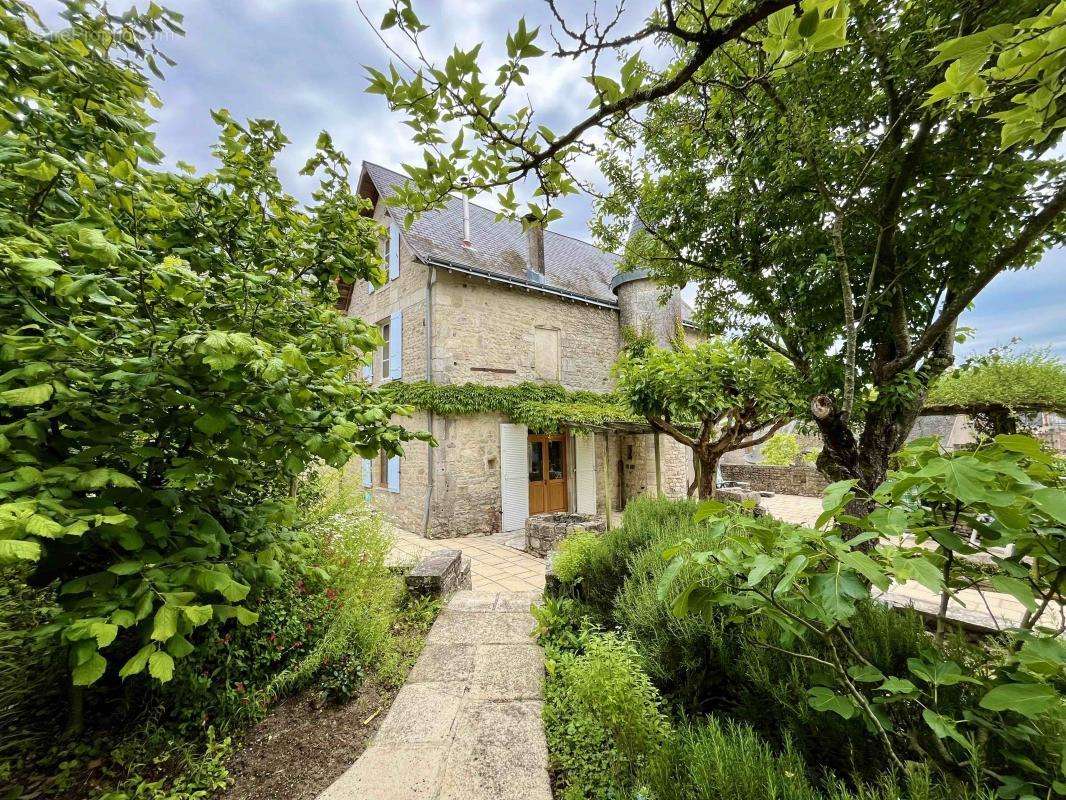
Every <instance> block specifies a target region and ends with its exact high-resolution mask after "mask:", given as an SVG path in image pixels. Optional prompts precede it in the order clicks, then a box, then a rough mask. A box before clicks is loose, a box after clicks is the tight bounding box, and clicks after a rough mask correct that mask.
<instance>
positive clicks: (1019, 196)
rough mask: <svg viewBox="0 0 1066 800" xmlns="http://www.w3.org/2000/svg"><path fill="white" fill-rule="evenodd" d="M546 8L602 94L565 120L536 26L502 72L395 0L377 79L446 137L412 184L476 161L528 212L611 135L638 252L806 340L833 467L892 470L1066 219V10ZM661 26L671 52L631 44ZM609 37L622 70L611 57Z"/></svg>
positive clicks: (617, 233)
mask: <svg viewBox="0 0 1066 800" xmlns="http://www.w3.org/2000/svg"><path fill="white" fill-rule="evenodd" d="M548 5H549V7H550V8H551V10H552V12H553V14H555V18H556V22H557V28H558V30H557V31H555V32H556V33H558V36H559V39H560V41H559V42H558V43H557V46H556V49H555V53H554V54H555V55H556V56H558V57H563V58H567V57H581V56H587V57H589V59H590V63H591V65H592V72H591V74H590V75H589V76H588V81H589V83H590V85H591V86H592V91H593V98H592V104H591V111H590V112H589V113H588V115H587V116H586V117H585V118H583V119H582V120H580V121H579V122H578V123H577V124H576V125H574V126H573V127H572V128H570V129H569V130H565V131H561V132H555V131H552V130H550V129H548V128H546V127H544V126H541V125H539V124H537V122H536V121H535V114H534V112H533V110H532V109H530V108H528V107H527V106H525V105H523V104H521V103H519V104H518V107H517V109H516V108H515V103H514V101H513V97H512V96H511V95H512V93H513V92H514V91H517V90H516V87H517V86H520V85H521V84H522V83H523V82H524V81H526V80H527V76H528V75H529V74H530V73H529V67H528V62H529V60H530V59H534V58H537V57H539V56H540V55H541V54H542V51H541V50H540V49H539V48H538V47H537V45H536V44H535V41H536V38H537V37H536V33H537V32H536V31H530V30H528V29H527V28H526V26H525V25H524V24H520V25H519V27H518V29H517V30H516V31H514V32H512V34H511V35H510V37H509V38H508V58H509V60H508V61H507V62H506V63H505V64H504V65H503V66H502V67H501V68H500V70H499V72H498V75H497V80H496V82H495V86H488V85H487V84H486V82H485V81H483V80H482V73H481V71H480V69H479V67H478V63H477V56H478V49H477V48H474V50H472V51H461V50H456V51H455V52H454V53H453V54H452V55H451V57H450V58H449V59H448V60H447V62H446V63H445V64H444V65H441V66H437V65H436V64H434V63H432V62H431V61H430V60H429V59H428V58H426V57H425V56H424V51H423V50H422V49H421V47H420V35H421V34H422V33H423V31H424V30H425V26H424V24H423V23H422V22H421V21H420V20H419V19H418V18H417V16H416V15H415V13H414V11H413V10H412V7H411V4H410V2H409V0H396V2H395V4H394V8H393V9H392V11H390V13H389V15H387V16H386V19H385V20H384V25H383V27H385V28H390V27H393V26H395V27H397V28H398V29H399V30H400V31H401V35H402V36H404V37H407V38H408V39H409V40H410V43H411V44H412V45H413V46H414V52H416V53H418V61H417V63H416V62H407V66H406V67H405V66H404V63H397V64H395V65H393V67H392V68H391V69H390V71H389V72H388V73H385V72H381V71H378V72H373V71H372V77H371V91H377V92H381V93H383V94H384V95H386V97H387V98H388V100H389V102H390V104H391V105H392V106H393V107H394V108H397V109H398V110H400V111H402V112H403V113H405V114H406V116H407V118H408V122H409V123H410V124H411V125H412V126H413V127H414V128H415V130H416V131H417V132H418V134H417V140H418V141H419V142H420V143H422V144H424V145H426V156H425V159H424V162H425V163H424V164H420V165H411V166H409V167H408V172H409V173H410V174H411V176H412V178H413V179H414V180H413V181H412V183H411V185H410V186H408V187H407V189H406V190H405V191H404V192H403V193H401V197H399V198H398V200H399V201H400V202H402V203H403V205H405V206H406V207H408V208H412V209H415V210H416V211H417V210H418V209H420V208H425V207H430V206H432V205H433V204H434V203H438V202H440V201H441V199H442V198H443V197H444V196H445V195H446V194H447V192H448V191H450V190H451V189H453V188H455V187H456V186H458V185H459V180H460V179H461V178H463V177H468V178H470V179H472V180H471V183H470V185H471V186H472V187H473V188H475V189H494V188H499V187H502V189H501V191H500V192H499V201H500V203H501V205H502V207H503V208H504V210H505V211H514V210H515V209H516V208H517V201H516V200H515V193H514V184H515V182H517V181H520V180H522V179H524V178H527V177H533V178H535V179H536V183H537V184H538V192H539V193H540V194H542V195H545V196H546V197H547V198H548V199H549V200H550V198H551V197H552V196H554V195H557V194H561V193H565V192H568V191H576V190H577V186H578V184H577V181H576V180H575V179H574V178H573V177H572V174H571V171H570V170H571V167H572V165H573V162H574V160H575V159H576V158H577V157H578V156H579V155H581V154H582V153H589V152H593V151H594V148H593V146H592V145H591V144H590V139H591V135H592V133H594V132H599V133H602V134H603V135H604V136H606V138H607V140H608V145H607V147H606V148H605V147H599V148H597V149H595V151H596V152H597V153H598V155H599V156H600V157H601V164H602V167H603V171H604V173H605V174H606V175H607V177H608V178H609V180H610V181H611V184H612V193H611V195H610V197H608V198H607V199H606V200H604V202H603V205H602V211H603V212H604V216H605V223H604V224H602V225H600V226H599V228H598V232H599V233H600V234H602V235H603V236H604V238H606V239H607V240H608V242H609V243H610V242H611V241H612V239H613V240H614V243H615V244H617V243H618V239H620V238H621V232H622V230H623V228H624V224H623V223H625V222H628V219H629V216H630V214H632V212H633V210H634V208H637V209H639V215H640V217H641V219H642V221H643V223H644V228H645V231H644V232H643V233H642V234H641V235H640V236H638V241H637V242H634V243H633V245H632V246H631V247H630V249H629V256H630V260H631V262H634V263H636V264H640V265H642V266H651V267H652V268H653V271H654V273H655V274H656V276H657V277H658V278H659V279H660V280H661V281H662V282H663V283H666V284H670V285H684V284H685V283H687V282H689V281H691V280H696V281H698V282H699V283H700V286H701V290H700V298H701V306H702V308H703V311H704V315H705V321H706V322H707V323H708V325H709V326H710V327H711V329H712V330H718V331H730V332H732V333H741V334H743V335H745V336H747V337H749V338H751V339H752V340H755V341H759V342H760V343H762V344H763V345H764V346H767V347H771V348H773V349H776V350H777V351H778V352H779V353H780V354H782V355H783V356H785V357H787V358H789V359H790V360H791V361H792V362H793V363H794V364H795V366H796V369H797V371H798V373H799V374H800V375H801V377H802V378H803V379H804V380H805V381H806V382H807V389H808V391H809V392H810V394H811V396H812V398H813V400H812V402H811V413H812V416H813V419H814V421H815V422H816V423H817V425H818V427H819V429H820V430H821V432H822V435H823V437H824V438H825V440H826V447H825V448H824V449H823V451H822V454H821V456H820V458H819V464H820V466H821V468H822V469H823V470H824V471H825V472H826V473H827V474H829V475H830V476H832V477H833V478H843V479H852V480H855V481H857V482H858V483H859V484H860V485H861V486H862V487H863V488H864V489H866V490H867V491H871V490H872V489H873V488H874V487H875V486H876V485H877V484H878V483H880V481H881V480H882V478H883V477H884V474H885V469H886V466H887V461H888V456H889V454H890V453H891V452H892V451H893V450H895V449H896V448H897V447H898V446H899V445H900V444H901V443H902V442H903V441H904V439H905V437H906V434H907V432H908V431H909V430H910V428H911V426H912V425H913V422H914V419H915V417H916V415H917V413H918V412H919V410H920V409H921V405H922V396H923V394H924V391H925V387H926V386H928V384H929V382H930V381H932V380H933V379H934V378H935V377H936V376H937V375H939V374H940V373H941V372H943V370H944V369H945V368H946V367H947V366H948V365H950V364H951V362H952V359H953V347H954V340H955V330H954V328H955V323H956V321H957V319H958V316H959V314H960V313H961V311H962V310H963V309H965V308H966V306H967V305H968V304H969V303H970V302H971V301H972V300H973V299H974V297H976V296H977V294H978V293H979V292H980V291H981V290H982V289H984V287H986V286H987V285H988V283H989V282H990V281H991V280H992V279H993V278H994V277H995V276H996V275H998V274H1000V273H1001V272H1003V271H1005V270H1009V269H1019V268H1023V267H1026V266H1031V265H1032V264H1033V263H1035V262H1036V260H1037V259H1038V257H1039V255H1040V253H1041V252H1042V251H1043V250H1044V249H1046V248H1047V247H1048V246H1050V245H1052V244H1054V243H1056V242H1058V241H1060V240H1061V238H1062V230H1061V222H1060V217H1061V214H1062V211H1063V209H1064V208H1066V186H1064V184H1063V181H1062V180H1061V173H1062V165H1061V163H1060V161H1059V160H1058V159H1055V158H1050V157H1048V153H1049V152H1050V151H1051V148H1052V147H1053V146H1054V145H1055V143H1056V142H1057V141H1058V136H1059V134H1058V131H1059V130H1061V127H1060V125H1059V124H1058V123H1059V121H1060V120H1061V118H1062V115H1061V111H1060V110H1059V109H1060V107H1061V106H1062V103H1061V97H1062V88H1061V85H1060V84H1061V82H1060V81H1058V80H1057V75H1058V70H1057V66H1056V65H1057V64H1058V63H1059V62H1060V61H1061V58H1062V55H1061V53H1060V52H1059V50H1058V44H1057V42H1058V38H1059V37H1060V32H1061V30H1062V29H1063V20H1062V19H1061V17H1062V15H1060V14H1058V13H1057V12H1054V11H1053V10H1047V9H1045V5H1046V3H1044V2H1040V1H1039V0H1021V2H1018V1H1017V0H1011V2H1007V1H1006V0H976V1H974V2H966V3H962V4H959V3H952V2H947V1H946V0H922V2H918V1H917V0H911V1H910V2H903V3H888V2H867V3H863V4H857V5H856V6H855V7H854V8H851V7H849V6H848V4H846V3H842V2H841V3H837V2H827V1H825V0H801V2H799V3H791V4H788V5H787V6H777V7H774V6H773V5H772V4H768V3H766V2H757V1H755V0H753V1H751V2H737V3H726V2H714V3H711V2H705V1H704V0H685V1H679V2H670V1H669V0H664V2H661V3H658V4H656V7H655V10H654V11H653V13H652V14H651V16H650V17H649V18H648V22H647V24H646V26H645V27H643V28H641V29H640V30H638V31H635V32H633V33H631V34H624V35H618V34H616V33H615V29H616V26H617V25H618V24H619V23H618V18H615V19H613V20H599V19H597V18H596V16H595V15H591V16H590V17H588V18H587V22H586V25H585V26H584V27H581V26H573V25H570V24H569V23H568V22H567V20H566V19H564V18H563V16H562V15H561V14H560V13H558V10H557V7H556V4H555V3H553V2H551V1H550V0H549V3H548ZM1045 12H1046V13H1045ZM1041 14H1043V17H1042V19H1045V22H1040V23H1039V24H1037V25H1036V27H1035V28H1034V26H1033V23H1032V22H1031V21H1030V18H1031V17H1034V16H1038V15H1041ZM652 42H655V43H657V44H659V45H660V46H661V47H662V48H663V49H664V50H665V51H666V54H667V55H668V58H666V59H665V60H666V62H667V63H666V64H665V66H663V67H662V68H653V67H652V66H650V65H649V63H647V62H645V61H642V60H641V59H640V57H639V56H637V55H633V54H632V51H631V50H627V48H630V47H631V46H633V45H643V46H647V45H649V44H651V43H652ZM1034 48H1036V49H1035V50H1034ZM611 55H618V56H619V57H618V61H619V63H620V64H621V67H620V69H619V71H618V72H617V73H614V74H612V75H606V74H603V73H602V68H603V65H605V64H606V63H608V61H609V56H611ZM660 55H662V53H660ZM660 60H663V59H656V61H657V62H658V61H660ZM407 67H409V68H410V72H405V69H407ZM528 79H534V78H528ZM454 121H459V122H461V123H463V124H464V125H465V128H464V133H460V135H459V137H458V138H455V139H452V140H451V143H450V146H449V145H448V144H447V142H448V137H447V136H446V135H445V132H444V131H445V129H444V125H445V124H446V123H448V122H454ZM465 136H468V137H469V138H464V137H465ZM1005 144H1006V145H1009V146H1008V147H1006V148H1004V147H1003V145H1005ZM634 159H636V164H635V165H634ZM545 208H546V206H545ZM545 208H542V209H540V212H541V214H542V216H544V217H546V218H551V216H552V215H553V214H557V213H558V212H557V211H554V210H550V211H546V210H545ZM612 217H613V218H614V219H613V220H612V219H611V218H612ZM639 240H642V241H639Z"/></svg>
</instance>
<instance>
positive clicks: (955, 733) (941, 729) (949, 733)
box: [922, 708, 970, 750]
mask: <svg viewBox="0 0 1066 800" xmlns="http://www.w3.org/2000/svg"><path fill="white" fill-rule="evenodd" d="M922 719H923V720H925V724H926V725H928V726H929V727H930V728H931V729H932V731H933V733H935V734H936V736H937V738H939V739H947V738H949V737H950V738H951V739H954V740H955V741H956V742H958V743H959V744H961V745H962V746H963V747H965V748H966V749H967V750H969V748H970V742H969V741H967V739H966V737H965V736H963V735H962V734H961V733H959V729H958V727H957V726H956V724H955V722H954V721H953V720H950V719H948V718H947V717H945V716H943V715H942V714H938V713H937V712H935V711H933V710H932V709H931V708H926V709H924V710H923V711H922Z"/></svg>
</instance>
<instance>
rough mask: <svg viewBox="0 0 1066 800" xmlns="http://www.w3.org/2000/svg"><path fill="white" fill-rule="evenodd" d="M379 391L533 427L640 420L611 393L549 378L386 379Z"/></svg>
mask: <svg viewBox="0 0 1066 800" xmlns="http://www.w3.org/2000/svg"><path fill="white" fill-rule="evenodd" d="M382 391H383V393H384V394H386V396H388V397H389V398H390V399H392V400H394V401H395V402H399V403H403V404H404V405H410V406H414V407H415V408H417V409H419V410H422V411H432V412H433V413H435V414H440V415H442V416H446V417H454V416H461V415H464V414H481V413H498V414H503V415H504V416H506V417H507V418H508V419H510V420H511V421H512V422H515V423H518V424H521V425H525V426H527V427H528V428H529V429H530V430H531V431H533V432H534V433H550V432H554V431H557V430H558V429H559V427H560V426H563V425H565V426H566V427H569V428H571V429H574V430H588V429H590V428H596V427H602V426H604V425H607V424H610V423H631V424H632V423H635V424H641V423H644V422H645V420H644V418H643V417H639V416H636V415H634V414H633V413H632V412H630V411H629V410H628V409H627V408H626V406H625V405H623V404H622V403H621V402H620V401H619V400H618V398H617V397H616V396H615V395H613V394H599V393H597V392H588V391H574V390H570V389H564V388H563V387H562V386H560V385H558V384H554V383H529V382H526V383H519V384H516V385H514V386H485V385H483V384H479V383H458V384H435V383H428V382H426V381H417V382H413V383H402V382H400V381H396V382H394V383H390V384H387V385H386V386H385V387H384V388H383V390H382Z"/></svg>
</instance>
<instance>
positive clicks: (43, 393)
mask: <svg viewBox="0 0 1066 800" xmlns="http://www.w3.org/2000/svg"><path fill="white" fill-rule="evenodd" d="M54 391H55V390H54V389H53V388H52V384H50V383H39V384H37V385H36V386H21V387H19V388H18V389H8V390H7V391H3V392H0V403H4V404H6V405H9V406H39V405H41V404H42V403H47V402H48V400H49V399H50V398H51V397H52V393H53V392H54Z"/></svg>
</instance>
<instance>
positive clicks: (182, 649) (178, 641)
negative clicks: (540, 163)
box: [167, 636, 196, 658]
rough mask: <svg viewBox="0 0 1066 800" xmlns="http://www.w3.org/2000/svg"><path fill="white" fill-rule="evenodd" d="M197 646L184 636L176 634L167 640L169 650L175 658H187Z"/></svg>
mask: <svg viewBox="0 0 1066 800" xmlns="http://www.w3.org/2000/svg"><path fill="white" fill-rule="evenodd" d="M195 649H196V648H195V647H193V645H192V642H190V641H189V640H188V639H186V638H185V637H184V636H174V637H172V638H170V639H169V640H168V641H167V652H168V653H170V655H172V656H173V657H174V658H185V656H187V655H189V654H190V653H191V652H193V651H194V650H195Z"/></svg>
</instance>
